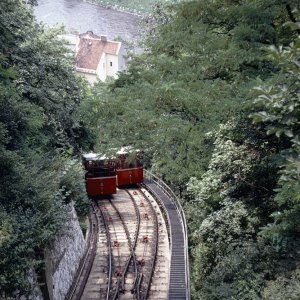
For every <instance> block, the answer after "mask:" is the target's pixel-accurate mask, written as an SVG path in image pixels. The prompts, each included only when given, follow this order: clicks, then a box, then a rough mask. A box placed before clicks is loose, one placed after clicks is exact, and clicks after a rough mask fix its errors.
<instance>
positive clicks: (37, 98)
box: [0, 0, 88, 299]
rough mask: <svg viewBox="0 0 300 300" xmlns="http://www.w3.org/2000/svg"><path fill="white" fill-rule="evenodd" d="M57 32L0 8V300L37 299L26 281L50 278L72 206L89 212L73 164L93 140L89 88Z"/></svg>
mask: <svg viewBox="0 0 300 300" xmlns="http://www.w3.org/2000/svg"><path fill="white" fill-rule="evenodd" d="M58 33H60V30H57V29H53V30H50V31H47V32H46V31H45V30H44V28H43V27H41V26H40V25H37V24H36V23H35V21H34V18H33V15H32V14H31V10H30V7H28V6H24V5H23V4H21V1H19V0H2V1H1V2H0V137H1V138H0V153H1V155H0V174H1V176H0V298H2V297H4V298H5V299H9V297H10V296H13V297H14V298H18V297H19V296H20V295H26V294H27V293H28V292H30V289H31V287H30V285H29V282H28V280H27V275H28V273H29V272H30V271H31V270H34V269H35V270H36V271H37V273H38V275H41V274H42V273H43V270H44V265H43V259H44V258H43V253H44V250H45V248H47V247H51V245H52V243H53V241H54V239H55V237H56V235H57V234H59V233H60V232H61V231H62V230H63V229H64V226H65V222H66V214H65V212H66V209H67V205H66V204H68V203H69V202H70V201H74V202H75V205H76V207H77V211H78V212H79V213H80V214H86V212H87V210H88V202H87V197H86V195H85V189H84V181H83V172H82V170H81V168H80V167H79V166H78V162H77V161H76V160H72V159H71V157H72V154H73V153H76V151H77V150H76V149H78V148H79V147H82V146H84V143H85V141H87V140H88V139H87V138H85V136H87V134H88V132H87V131H86V129H85V128H84V127H83V126H82V124H81V122H80V120H79V115H78V109H79V107H80V102H81V101H82V98H83V97H82V94H83V93H82V92H83V90H84V85H83V84H82V83H81V81H80V80H78V79H77V78H76V77H75V75H74V73H73V66H72V63H71V60H70V59H69V58H67V57H68V52H67V50H66V49H65V47H64V46H63V43H62V42H61V41H60V40H59V39H58V38H57V37H56V36H57V34H58Z"/></svg>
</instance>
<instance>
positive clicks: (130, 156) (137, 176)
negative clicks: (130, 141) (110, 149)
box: [116, 147, 144, 186]
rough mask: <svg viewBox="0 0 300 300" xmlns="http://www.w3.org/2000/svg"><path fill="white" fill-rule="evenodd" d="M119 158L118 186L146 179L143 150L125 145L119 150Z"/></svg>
mask: <svg viewBox="0 0 300 300" xmlns="http://www.w3.org/2000/svg"><path fill="white" fill-rule="evenodd" d="M117 158H118V159H117V161H116V169H117V186H125V185H130V184H136V183H142V182H143V181H144V176H143V153H142V152H141V151H139V150H132V149H130V148H129V147H125V148H122V149H121V150H120V151H118V152H117Z"/></svg>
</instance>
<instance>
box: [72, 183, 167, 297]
mask: <svg viewBox="0 0 300 300" xmlns="http://www.w3.org/2000/svg"><path fill="white" fill-rule="evenodd" d="M94 211H95V214H94V220H97V222H94V223H93V224H94V226H93V228H94V236H96V235H97V244H96V246H95V239H93V240H92V242H91V245H94V246H93V247H90V249H91V251H90V252H93V251H94V253H91V254H90V256H91V258H94V259H93V260H92V259H88V260H86V264H87V265H88V266H85V267H84V268H85V269H87V270H89V271H88V272H86V274H85V280H78V281H77V286H76V287H75V288H74V290H75V292H74V293H73V294H72V297H70V298H69V299H106V300H109V299H138V300H140V299H167V298H168V296H167V295H168V267H169V260H170V258H169V241H168V234H167V227H166V225H165V222H164V218H163V215H162V213H161V211H160V209H159V207H158V205H157V203H156V201H155V200H154V198H152V196H151V195H150V193H148V192H147V191H146V190H144V189H139V188H131V189H126V190H125V189H120V190H119V191H118V193H117V195H114V196H113V197H112V198H110V199H101V200H98V201H97V202H95V203H94ZM96 223H97V224H96ZM95 227H96V228H95Z"/></svg>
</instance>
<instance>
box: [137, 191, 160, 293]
mask: <svg viewBox="0 0 300 300" xmlns="http://www.w3.org/2000/svg"><path fill="white" fill-rule="evenodd" d="M139 192H140V194H142V196H143V198H144V199H145V200H146V201H148V203H149V205H150V209H151V211H152V213H153V216H154V221H155V227H156V228H155V232H154V233H155V234H154V235H155V241H154V245H155V247H154V253H153V259H152V262H151V267H150V275H149V277H148V282H147V283H146V291H145V296H144V299H147V297H148V294H149V291H150V287H151V283H152V277H153V273H154V269H155V264H156V259H157V251H158V234H159V228H158V218H157V214H156V211H155V209H154V207H153V206H152V204H151V202H150V201H149V199H148V198H147V197H146V195H145V194H144V193H143V192H142V191H141V190H139ZM141 277H142V278H141V279H140V280H143V278H144V277H145V276H144V274H143V273H141ZM139 285H140V284H139Z"/></svg>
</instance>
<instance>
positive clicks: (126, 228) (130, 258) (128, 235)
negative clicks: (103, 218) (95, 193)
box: [109, 200, 138, 291]
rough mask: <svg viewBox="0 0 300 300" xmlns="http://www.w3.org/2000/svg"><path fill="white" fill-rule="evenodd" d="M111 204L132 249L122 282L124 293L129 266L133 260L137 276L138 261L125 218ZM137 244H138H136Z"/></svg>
mask: <svg viewBox="0 0 300 300" xmlns="http://www.w3.org/2000/svg"><path fill="white" fill-rule="evenodd" d="M109 202H110V204H111V205H112V207H113V208H114V209H115V211H116V213H117V215H118V216H119V218H120V220H121V222H122V225H123V228H124V230H125V233H126V236H127V241H128V246H129V249H130V255H129V257H128V259H127V262H126V265H125V267H124V270H123V272H122V280H121V287H122V291H123V290H125V288H124V285H125V274H126V273H127V271H128V268H129V264H130V262H131V260H133V265H134V269H135V274H137V265H136V259H135V253H134V248H133V245H132V242H131V237H130V234H129V230H128V227H127V225H126V224H125V221H124V218H123V216H122V215H121V214H120V211H119V210H118V209H117V207H116V206H115V204H114V203H113V202H112V201H111V200H109ZM137 234H138V232H136V236H137ZM136 240H137V238H136V239H135V241H136ZM135 243H136V242H135ZM119 284H120V283H118V285H117V289H119Z"/></svg>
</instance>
